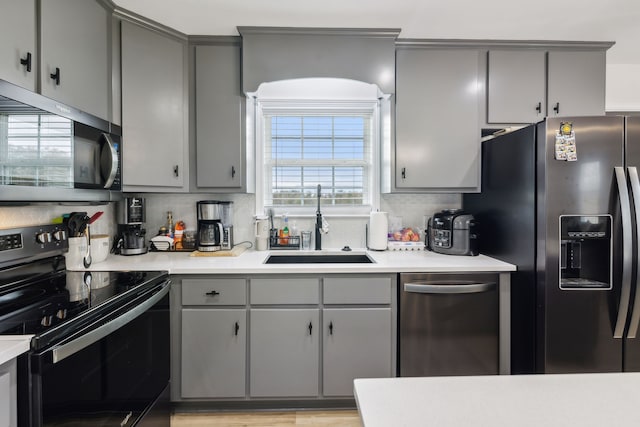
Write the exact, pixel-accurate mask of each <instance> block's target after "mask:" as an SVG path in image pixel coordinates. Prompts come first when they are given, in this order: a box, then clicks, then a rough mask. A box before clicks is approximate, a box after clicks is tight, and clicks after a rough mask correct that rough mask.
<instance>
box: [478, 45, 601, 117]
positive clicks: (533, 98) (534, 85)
mask: <svg viewBox="0 0 640 427" xmlns="http://www.w3.org/2000/svg"><path fill="white" fill-rule="evenodd" d="M601 45H602V46H595V45H594V46H592V47H591V48H590V47H584V48H582V49H574V50H572V49H571V48H569V47H566V48H565V47H557V46H556V47H553V48H544V47H541V48H538V49H529V50H526V49H525V50H490V51H489V54H488V59H487V60H488V71H487V72H488V79H487V109H488V114H487V123H507V124H510V123H513V124H521V123H535V122H537V121H540V120H542V119H543V118H544V117H547V116H549V117H556V116H585V115H603V114H604V113H605V83H606V76H605V75H606V48H608V46H610V44H608V43H601Z"/></svg>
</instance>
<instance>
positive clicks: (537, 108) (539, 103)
mask: <svg viewBox="0 0 640 427" xmlns="http://www.w3.org/2000/svg"><path fill="white" fill-rule="evenodd" d="M536 111H537V112H538V113H542V102H538V105H537V106H536Z"/></svg>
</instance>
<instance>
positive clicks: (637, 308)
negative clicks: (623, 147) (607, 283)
mask: <svg viewBox="0 0 640 427" xmlns="http://www.w3.org/2000/svg"><path fill="white" fill-rule="evenodd" d="M627 172H628V174H629V181H630V182H631V194H632V195H633V207H634V209H635V211H636V242H639V243H640V227H638V225H639V224H640V179H638V168H636V167H635V166H633V167H628V168H627ZM639 257H640V256H639ZM636 265H640V260H638V259H636ZM638 282H640V276H638V275H636V283H635V290H636V296H635V298H634V301H633V311H632V312H631V323H630V324H629V331H628V332H627V338H635V337H636V335H637V334H638V325H639V324H640V292H638V290H639V289H640V284H639V283H638Z"/></svg>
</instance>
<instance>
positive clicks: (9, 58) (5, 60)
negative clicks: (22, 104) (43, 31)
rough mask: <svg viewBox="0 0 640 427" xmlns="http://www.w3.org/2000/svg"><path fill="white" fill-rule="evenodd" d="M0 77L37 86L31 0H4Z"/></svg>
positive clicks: (1, 22) (34, 7) (0, 21)
mask: <svg viewBox="0 0 640 427" xmlns="http://www.w3.org/2000/svg"><path fill="white" fill-rule="evenodd" d="M0 31H1V34H2V37H0V58H2V59H1V60H0V79H3V80H7V81H8V82H11V83H13V84H16V85H18V86H22V87H24V88H26V89H29V90H31V91H34V90H35V88H36V75H37V72H36V71H37V66H38V63H37V59H38V55H37V52H36V6H35V1H34V0H3V2H2V13H0Z"/></svg>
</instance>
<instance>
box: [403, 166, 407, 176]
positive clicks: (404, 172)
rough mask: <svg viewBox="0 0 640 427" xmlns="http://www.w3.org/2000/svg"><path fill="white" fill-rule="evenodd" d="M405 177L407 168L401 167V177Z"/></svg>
mask: <svg viewBox="0 0 640 427" xmlns="http://www.w3.org/2000/svg"><path fill="white" fill-rule="evenodd" d="M406 178H407V168H402V179H406Z"/></svg>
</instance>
